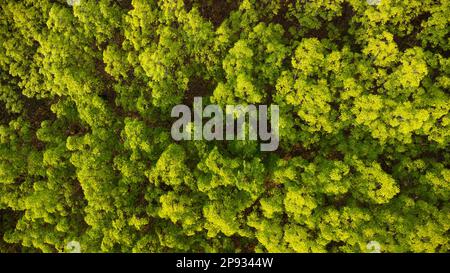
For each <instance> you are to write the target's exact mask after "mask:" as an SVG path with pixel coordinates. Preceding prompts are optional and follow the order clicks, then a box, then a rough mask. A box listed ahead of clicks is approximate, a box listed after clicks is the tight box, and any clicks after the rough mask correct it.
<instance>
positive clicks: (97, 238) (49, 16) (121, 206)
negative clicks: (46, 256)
mask: <svg viewBox="0 0 450 273" xmlns="http://www.w3.org/2000/svg"><path fill="white" fill-rule="evenodd" d="M0 7H1V8H0V30H1V32H0V252H64V251H66V246H67V243H68V242H70V241H78V242H80V245H81V251H82V252H367V251H369V250H368V249H367V243H368V242H370V241H377V242H379V243H380V245H381V251H383V252H448V251H450V242H449V239H450V238H449V228H450V218H449V216H450V206H449V202H448V201H449V198H450V149H449V147H450V103H449V101H450V93H449V90H450V58H449V52H450V40H449V31H450V27H449V23H450V18H449V16H448V14H449V13H450V1H449V0H440V1H433V0H409V1H399V0H381V4H380V5H373V6H372V5H369V4H368V3H367V1H361V0H327V1H325V0H310V1H301V0H292V1H281V0H277V1H273V0H131V1H125V0H124V1H113V0H101V1H93V0H81V1H80V4H79V5H74V6H70V5H68V4H67V1H65V0H57V1H49V0H39V1H35V0H23V1H13V0H0ZM196 96H203V97H204V100H203V101H204V102H206V101H208V102H212V103H215V104H219V105H222V106H223V105H226V104H244V105H246V104H266V105H269V104H277V105H279V107H280V148H279V149H278V150H277V151H276V152H273V153H263V152H260V151H259V150H258V147H259V145H258V143H257V142H254V141H222V142H204V141H186V142H175V141H173V140H172V139H171V137H170V130H171V123H172V119H171V118H170V111H171V109H172V107H173V106H174V105H177V104H180V103H183V104H187V105H189V106H191V105H192V101H193V97H196Z"/></svg>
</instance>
